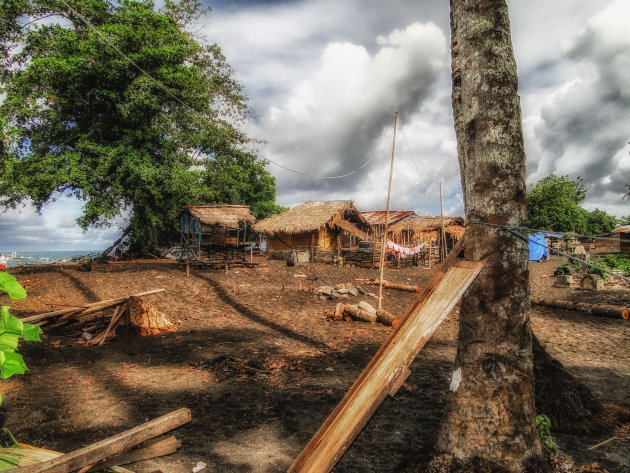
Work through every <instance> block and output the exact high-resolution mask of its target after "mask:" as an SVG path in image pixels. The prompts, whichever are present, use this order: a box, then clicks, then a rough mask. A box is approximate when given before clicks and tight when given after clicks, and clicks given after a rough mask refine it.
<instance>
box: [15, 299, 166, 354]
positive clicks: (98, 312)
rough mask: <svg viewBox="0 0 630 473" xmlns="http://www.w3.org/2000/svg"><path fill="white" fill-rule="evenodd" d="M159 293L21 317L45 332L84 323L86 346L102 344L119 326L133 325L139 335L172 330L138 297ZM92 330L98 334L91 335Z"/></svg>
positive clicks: (111, 336)
mask: <svg viewBox="0 0 630 473" xmlns="http://www.w3.org/2000/svg"><path fill="white" fill-rule="evenodd" d="M159 292H164V289H155V290H153V291H147V292H142V293H139V294H134V295H131V296H125V297H119V298H116V299H108V300H104V301H99V302H93V303H90V304H85V305H84V306H75V307H67V308H65V309H60V310H56V311H52V312H46V313H43V314H38V315H33V316H31V317H26V318H23V319H21V320H22V322H27V323H34V324H38V325H41V326H46V328H47V330H48V331H50V330H54V329H56V328H60V327H64V326H66V325H70V324H72V323H75V322H80V323H82V324H83V325H84V327H83V329H82V332H83V337H84V339H85V340H86V343H87V344H88V345H102V344H103V343H105V341H107V340H110V339H112V338H114V337H115V334H116V329H117V328H118V327H121V326H130V327H133V328H134V330H135V331H136V333H137V334H138V335H140V336H147V335H157V334H161V333H166V332H174V331H176V330H177V326H176V325H174V324H173V323H172V322H170V321H169V320H168V319H167V318H166V316H165V315H164V314H163V313H161V312H159V311H158V310H157V309H156V308H155V307H153V306H152V305H150V304H148V303H146V302H144V301H143V300H142V298H141V297H142V296H148V295H151V294H156V293H159ZM92 333H98V335H96V336H92Z"/></svg>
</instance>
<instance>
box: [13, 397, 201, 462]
mask: <svg viewBox="0 0 630 473" xmlns="http://www.w3.org/2000/svg"><path fill="white" fill-rule="evenodd" d="M191 418H192V417H191V413H190V409H187V408H182V409H178V410H176V411H173V412H170V413H169V414H166V415H164V416H162V417H158V418H157V419H153V420H152V421H149V422H146V423H144V424H141V425H138V426H137V427H134V428H133V429H129V430H126V431H124V432H121V433H119V434H117V435H114V436H113V437H109V438H106V439H104V440H101V441H99V442H96V443H93V444H91V445H88V446H87V447H83V448H80V449H79V450H75V451H74V452H70V453H66V454H65V455H61V456H59V457H57V458H53V459H51V460H47V461H45V462H41V463H38V464H36V465H29V466H23V467H19V468H16V469H14V470H12V471H13V472H14V473H67V472H70V471H75V470H79V469H81V468H83V467H85V466H87V465H93V464H96V463H98V462H100V461H101V460H103V459H105V458H109V457H112V456H114V455H117V454H119V453H121V452H124V451H126V450H128V449H130V448H131V447H134V446H135V445H138V444H141V443H142V442H145V441H147V440H149V439H152V438H154V437H157V436H158V435H160V434H163V433H164V432H168V431H169V430H172V429H174V428H176V427H179V426H180V425H183V424H185V423H187V422H190V420H191Z"/></svg>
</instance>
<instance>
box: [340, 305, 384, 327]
mask: <svg viewBox="0 0 630 473" xmlns="http://www.w3.org/2000/svg"><path fill="white" fill-rule="evenodd" d="M343 313H344V314H347V315H349V316H350V317H352V319H353V320H359V321H361V322H370V323H374V322H376V315H372V314H370V313H369V312H366V311H364V310H362V309H359V308H358V307H357V306H354V305H347V304H343Z"/></svg>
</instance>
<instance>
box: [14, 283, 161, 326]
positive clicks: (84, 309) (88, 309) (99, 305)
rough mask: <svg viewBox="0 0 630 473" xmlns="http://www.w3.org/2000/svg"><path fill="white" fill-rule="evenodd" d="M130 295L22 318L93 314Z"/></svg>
mask: <svg viewBox="0 0 630 473" xmlns="http://www.w3.org/2000/svg"><path fill="white" fill-rule="evenodd" d="M164 291H165V289H154V290H152V291H146V292H141V293H139V294H134V296H138V297H140V296H148V295H149V294H157V293H158V292H164ZM128 297H130V296H125V297H118V298H116V299H108V300H105V301H99V302H92V303H90V304H85V305H84V306H77V307H67V308H65V309H59V310H54V311H52V312H46V313H43V314H37V315H32V316H30V317H25V318H23V319H20V320H21V321H22V322H24V323H30V324H32V323H33V322H39V321H40V320H44V319H48V318H52V317H58V316H60V315H65V314H72V313H74V315H75V316H77V317H81V316H83V315H87V314H92V313H94V312H98V311H99V310H103V309H107V308H109V307H113V306H115V305H118V304H122V303H123V302H125V300H126V299H127V298H128Z"/></svg>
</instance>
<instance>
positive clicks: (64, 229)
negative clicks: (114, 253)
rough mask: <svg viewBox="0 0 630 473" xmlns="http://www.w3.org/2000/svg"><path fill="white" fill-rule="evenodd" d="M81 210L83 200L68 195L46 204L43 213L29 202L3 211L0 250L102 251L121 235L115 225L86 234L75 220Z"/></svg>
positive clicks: (92, 230) (0, 214)
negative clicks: (14, 209)
mask: <svg viewBox="0 0 630 473" xmlns="http://www.w3.org/2000/svg"><path fill="white" fill-rule="evenodd" d="M80 213H81V204H80V202H78V201H76V200H72V199H68V198H62V199H59V200H57V201H56V202H54V203H51V204H48V205H46V207H45V208H44V211H43V213H42V214H41V215H40V214H38V213H37V212H36V211H35V210H34V208H33V207H32V206H30V205H27V206H25V207H23V208H22V209H20V211H19V212H18V211H11V212H6V213H0V251H3V252H6V251H12V250H15V251H33V250H81V251H83V250H99V249H105V248H107V247H108V246H109V245H110V244H111V243H113V242H114V241H115V240H116V238H118V236H120V233H121V231H120V229H119V228H118V227H116V226H114V227H111V228H100V229H91V230H88V232H87V233H84V232H83V230H82V229H81V228H80V227H79V226H78V225H77V224H76V222H75V219H76V218H77V217H78V216H79V215H80Z"/></svg>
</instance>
